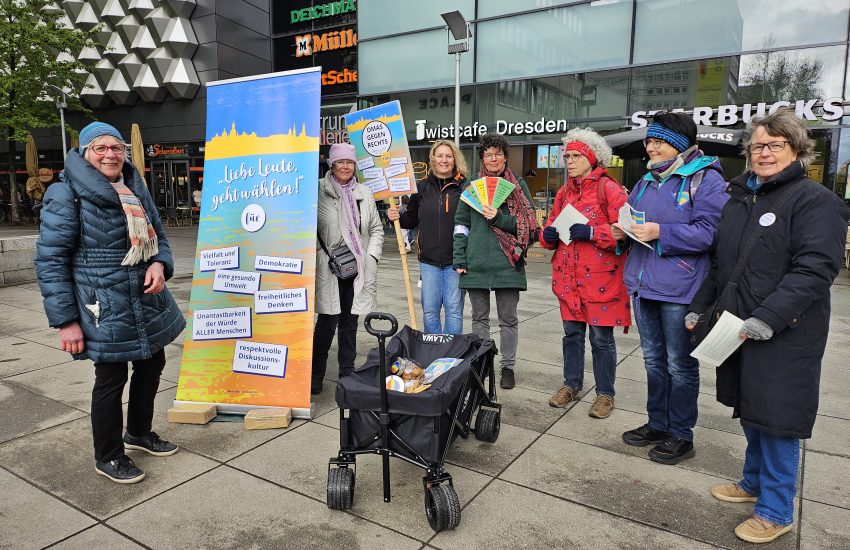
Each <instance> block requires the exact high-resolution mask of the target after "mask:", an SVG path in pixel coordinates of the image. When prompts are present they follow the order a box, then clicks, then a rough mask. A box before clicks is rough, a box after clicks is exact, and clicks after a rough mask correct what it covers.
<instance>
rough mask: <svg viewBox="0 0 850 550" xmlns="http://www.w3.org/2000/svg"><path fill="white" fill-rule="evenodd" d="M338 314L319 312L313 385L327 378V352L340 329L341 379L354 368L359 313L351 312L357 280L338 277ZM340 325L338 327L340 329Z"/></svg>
mask: <svg viewBox="0 0 850 550" xmlns="http://www.w3.org/2000/svg"><path fill="white" fill-rule="evenodd" d="M338 283H339V284H338V286H339V305H340V311H341V313H340V314H339V315H326V314H324V313H320V314H319V318H318V320H317V321H316V330H315V331H314V332H313V384H314V385H316V384H317V383H321V382H322V380H324V379H325V371H327V367H328V351H329V350H330V349H331V343H332V342H333V339H334V332H337V348H338V353H337V359H338V362H339V376H340V378H341V377H343V376H346V375H347V374H349V373H351V372H352V371H354V358H355V357H356V356H357V315H352V314H351V306H352V304H353V303H354V279H353V278H351V279H338ZM337 327H339V330H338V331H337Z"/></svg>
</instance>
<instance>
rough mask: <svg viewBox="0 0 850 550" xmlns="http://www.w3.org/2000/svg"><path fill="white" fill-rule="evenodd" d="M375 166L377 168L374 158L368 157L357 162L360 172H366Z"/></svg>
mask: <svg viewBox="0 0 850 550" xmlns="http://www.w3.org/2000/svg"><path fill="white" fill-rule="evenodd" d="M373 166H375V159H373V158H372V157H366V158H364V159H360V160H358V161H357V169H358V170H365V169H367V168H371V167H373Z"/></svg>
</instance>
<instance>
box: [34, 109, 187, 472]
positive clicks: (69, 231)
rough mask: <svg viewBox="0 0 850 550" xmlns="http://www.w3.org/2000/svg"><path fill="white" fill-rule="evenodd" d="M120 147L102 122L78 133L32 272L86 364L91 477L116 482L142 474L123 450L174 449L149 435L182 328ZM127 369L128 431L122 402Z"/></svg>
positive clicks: (169, 266)
mask: <svg viewBox="0 0 850 550" xmlns="http://www.w3.org/2000/svg"><path fill="white" fill-rule="evenodd" d="M127 148H128V146H127V144H126V143H124V140H123V139H122V137H121V134H120V133H119V132H118V130H116V129H115V128H113V127H112V126H110V125H108V124H104V123H102V122H93V123H91V124H89V125H88V126H86V127H85V128H83V130H82V131H81V132H80V148H79V150H76V149H74V150H71V151H69V152H68V156H67V157H66V159H65V169H64V171H63V172H62V174H61V175H60V181H59V182H57V183H55V184H53V185H51V186H50V188H49V189H48V190H47V193H46V194H45V196H44V208H43V210H42V212H41V230H40V231H39V235H38V241H37V244H36V259H35V265H36V273H37V275H38V283H39V286H40V287H41V294H42V296H43V297H44V311H45V313H46V314H47V319H48V321H49V323H50V326H51V327H54V328H58V329H59V338H60V340H61V346H62V350H63V351H67V352H70V353H71V354H72V355H73V356H74V359H91V360H92V361H94V368H95V384H94V389H93V390H92V408H91V422H92V434H93V437H94V449H95V470H96V472H97V473H98V474H101V475H103V476H106V477H107V478H109V479H111V480H112V481H115V482H116V483H136V482H138V481H141V480H142V479H143V478H144V476H145V474H144V473H143V472H142V471H141V470H140V469H139V468H137V467H136V465H135V464H134V463H133V461H132V460H131V459H130V458H129V457H128V456H127V455H126V454H124V450H125V448H129V449H137V450H142V451H145V452H147V453H149V454H152V455H155V456H167V455H171V454H174V453H175V452H177V446H175V445H174V444H172V443H169V442H168V441H164V440H162V439H161V438H160V437H159V436H158V435H157V434H156V433H155V432H152V431H151V422H152V419H153V405H154V397H156V392H157V389H158V387H159V377H160V374H161V373H162V369H163V368H164V367H165V351H164V348H165V346H166V345H168V344H169V343H170V342H171V341H173V340H174V339H175V338H176V337H177V336H178V335H179V334H180V333H181V331H182V330H183V328H184V327H185V326H186V322H185V320H184V319H183V314H182V313H181V312H180V309H179V308H178V307H177V303H176V302H175V301H174V298H172V296H171V294H170V293H169V292H168V289H166V288H165V281H166V280H168V279H169V278H170V277H171V275H172V274H173V272H174V262H173V260H172V257H171V248H170V247H169V246H168V239H167V238H166V236H165V232H164V231H163V228H162V221H161V220H160V218H159V215H158V213H157V210H156V206H155V205H154V202H153V200H152V199H151V196H150V194H149V193H148V190H147V188H146V187H145V184H144V182H143V181H142V179H141V177H140V176H139V173H138V172H137V171H136V169H135V168H134V167H133V165H132V164H131V163H128V162H125V158H126V154H127ZM128 361H132V363H133V377H132V379H131V381H130V401H129V403H128V405H127V431H126V433H125V434H124V436H123V438H122V436H121V431H122V423H123V422H122V420H123V415H122V410H121V395H122V392H123V389H124V385H125V384H126V382H127V375H128V372H127V371H128V366H127V362H128Z"/></svg>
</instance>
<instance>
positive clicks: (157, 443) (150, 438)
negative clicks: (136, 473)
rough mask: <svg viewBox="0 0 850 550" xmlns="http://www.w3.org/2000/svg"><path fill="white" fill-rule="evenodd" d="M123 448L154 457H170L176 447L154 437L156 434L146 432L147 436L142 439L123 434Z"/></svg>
mask: <svg viewBox="0 0 850 550" xmlns="http://www.w3.org/2000/svg"><path fill="white" fill-rule="evenodd" d="M124 448H125V449H137V450H139V451H145V452H146V453H148V454H152V455H154V456H171V455H173V454H174V453H176V452H177V445H175V444H174V443H171V442H169V441H165V440H164V439H162V438H160V437H159V436H158V435H156V432H148V434H147V435H143V436H142V437H136V436H133V435H130V434H129V433H125V434H124Z"/></svg>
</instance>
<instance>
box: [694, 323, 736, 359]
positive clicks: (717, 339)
mask: <svg viewBox="0 0 850 550" xmlns="http://www.w3.org/2000/svg"><path fill="white" fill-rule="evenodd" d="M743 327H744V321H743V319H739V318H738V317H736V316H735V315H733V314H731V313H729V312H728V311H724V312H723V315H721V316H720V319H718V320H717V323H716V324H715V325H714V327H713V328H712V329H711V332H709V333H708V335H707V336H706V337H705V339H704V340H703V341H702V342H700V344H699V345H698V346H697V347H696V349H695V350H694V351H692V352H691V357H693V358H694V359H697V360H699V361H700V362H702V363H706V364H708V365H711V366H713V367H719V366H720V365H721V364H722V363H723V361H725V360H726V359H727V358H728V357H729V356H730V355H732V354H733V353H734V352H735V350H736V349H738V348H739V347H740V346H741V344H743V343H744V339H743V338H741V335H740V334H741V329H742V328H743Z"/></svg>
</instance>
